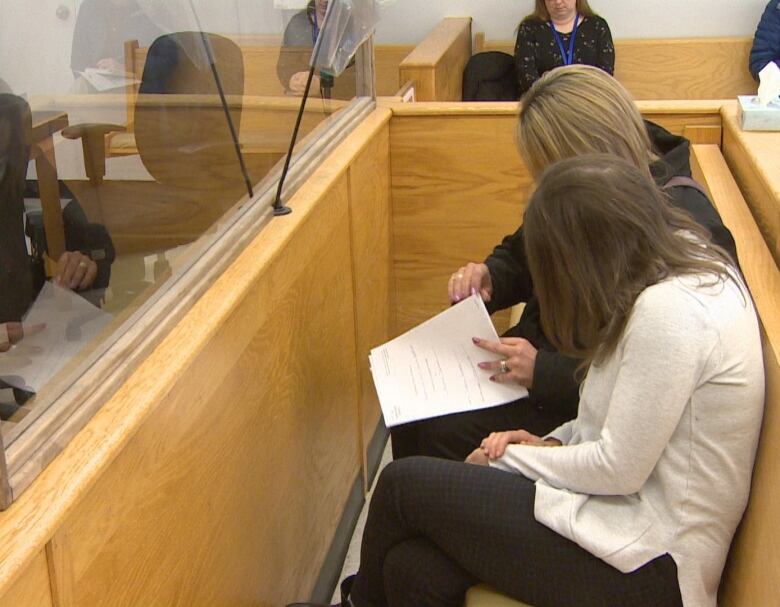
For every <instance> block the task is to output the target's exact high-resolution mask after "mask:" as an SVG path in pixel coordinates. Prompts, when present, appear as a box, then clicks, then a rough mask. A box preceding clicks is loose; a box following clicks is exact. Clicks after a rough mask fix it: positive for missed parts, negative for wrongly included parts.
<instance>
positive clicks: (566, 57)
mask: <svg viewBox="0 0 780 607" xmlns="http://www.w3.org/2000/svg"><path fill="white" fill-rule="evenodd" d="M579 26H580V16H579V15H577V16H576V18H575V19H574V29H573V30H572V31H571V39H570V40H569V52H568V53H567V52H566V49H565V48H564V47H563V39H562V38H561V35H560V34H559V33H558V30H556V29H555V25H553V22H552V21H550V29H551V30H552V33H553V36H554V37H555V41H556V42H557V43H558V48H559V49H561V57H563V65H571V64H572V63H574V40H575V39H576V38H577V28H578V27H579Z"/></svg>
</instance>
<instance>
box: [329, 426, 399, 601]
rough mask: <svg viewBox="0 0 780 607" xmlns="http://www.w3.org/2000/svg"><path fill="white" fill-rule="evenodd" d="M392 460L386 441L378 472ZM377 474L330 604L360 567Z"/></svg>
mask: <svg viewBox="0 0 780 607" xmlns="http://www.w3.org/2000/svg"><path fill="white" fill-rule="evenodd" d="M392 459H393V458H392V455H391V451H390V441H389V440H388V441H387V444H386V445H385V450H384V452H383V453H382V460H381V462H380V464H379V472H381V471H382V468H384V467H385V466H387V464H389V463H390V461H391V460H392ZM379 472H377V474H376V476H375V477H374V482H373V484H372V485H371V490H370V491H369V492H368V495H367V496H366V503H365V504H364V505H363V510H362V511H361V512H360V517H359V518H358V522H357V524H356V525H355V532H354V533H353V534H352V539H351V540H350V542H349V551H348V552H347V558H346V559H344V566H343V567H342V568H341V576H340V577H339V583H338V585H337V586H336V591H335V592H334V593H333V598H332V600H331V602H332V603H338V602H339V601H340V600H341V595H340V593H339V587H340V586H341V581H342V580H343V579H344V578H345V577H347V576H350V575H352V574H353V573H355V572H356V571H357V570H358V567H359V565H360V540H361V538H362V537H363V527H365V525H366V516H367V515H368V505H369V504H370V503H371V496H372V495H373V493H374V487H375V486H376V481H377V479H378V478H379Z"/></svg>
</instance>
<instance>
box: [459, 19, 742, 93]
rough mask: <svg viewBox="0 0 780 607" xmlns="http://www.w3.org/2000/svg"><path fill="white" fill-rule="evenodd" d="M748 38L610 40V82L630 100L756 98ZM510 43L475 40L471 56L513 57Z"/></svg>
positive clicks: (481, 34)
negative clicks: (612, 70) (496, 54)
mask: <svg viewBox="0 0 780 607" xmlns="http://www.w3.org/2000/svg"><path fill="white" fill-rule="evenodd" d="M751 44H752V38H748V37H732V38H669V39H636V40H615V77H616V78H617V79H618V80H619V81H620V82H621V83H622V84H623V86H625V87H626V89H628V91H629V92H630V93H631V95H633V97H634V99H733V98H735V97H736V96H737V95H749V94H754V93H755V92H756V83H755V81H754V80H753V77H752V76H751V75H750V72H749V71H748V68H747V65H748V56H749V54H750V47H751ZM514 46H515V44H514V41H506V40H504V41H499V40H485V34H484V33H482V32H479V33H477V34H476V36H475V44H474V52H475V53H481V52H486V51H501V52H504V53H508V54H510V55H512V54H514Z"/></svg>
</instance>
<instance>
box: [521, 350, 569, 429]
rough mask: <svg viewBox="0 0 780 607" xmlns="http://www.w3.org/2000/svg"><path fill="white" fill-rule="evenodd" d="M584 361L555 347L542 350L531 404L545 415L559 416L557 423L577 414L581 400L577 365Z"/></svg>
mask: <svg viewBox="0 0 780 607" xmlns="http://www.w3.org/2000/svg"><path fill="white" fill-rule="evenodd" d="M581 362H582V361H580V360H577V359H575V358H569V357H568V356H564V355H563V354H561V353H560V352H556V351H554V350H539V351H538V352H537V353H536V364H535V366H534V381H533V387H532V388H531V389H530V390H529V391H528V404H529V405H530V406H531V407H534V408H535V409H536V410H537V411H538V412H539V413H541V414H543V415H544V416H545V417H552V418H555V424H556V426H559V425H560V424H562V423H564V422H567V421H569V420H570V419H574V418H575V417H577V409H578V407H579V403H580V382H579V381H578V379H577V368H578V367H579V365H580V363H581ZM547 432H549V430H547Z"/></svg>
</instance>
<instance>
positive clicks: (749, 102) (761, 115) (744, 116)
mask: <svg viewBox="0 0 780 607" xmlns="http://www.w3.org/2000/svg"><path fill="white" fill-rule="evenodd" d="M738 99H739V119H740V122H741V123H742V130H743V131H780V103H778V102H777V101H773V102H772V103H770V104H769V105H767V106H766V107H762V106H760V105H758V102H757V101H756V99H757V98H756V97H755V96H754V95H740V96H739V97H738Z"/></svg>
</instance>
